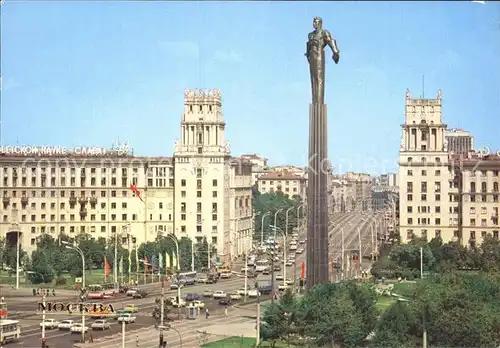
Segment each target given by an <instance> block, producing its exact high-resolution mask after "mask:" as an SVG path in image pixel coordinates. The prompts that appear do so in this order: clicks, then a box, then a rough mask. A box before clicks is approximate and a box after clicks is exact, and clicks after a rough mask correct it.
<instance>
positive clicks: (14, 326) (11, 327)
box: [0, 319, 21, 345]
mask: <svg viewBox="0 0 500 348" xmlns="http://www.w3.org/2000/svg"><path fill="white" fill-rule="evenodd" d="M20 337H21V326H20V325H19V320H10V319H2V320H0V343H1V344H2V345H4V344H5V343H7V342H12V341H17V340H19V338H20Z"/></svg>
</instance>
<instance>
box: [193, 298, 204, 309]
mask: <svg viewBox="0 0 500 348" xmlns="http://www.w3.org/2000/svg"><path fill="white" fill-rule="evenodd" d="M191 306H193V307H195V308H205V303H203V302H201V301H198V300H196V301H193V302H191Z"/></svg>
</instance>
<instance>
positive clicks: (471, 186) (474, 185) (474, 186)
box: [470, 182, 476, 193]
mask: <svg viewBox="0 0 500 348" xmlns="http://www.w3.org/2000/svg"><path fill="white" fill-rule="evenodd" d="M470 192H471V193H472V192H476V183H475V182H471V183H470Z"/></svg>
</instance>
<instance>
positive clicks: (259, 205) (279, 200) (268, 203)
mask: <svg viewBox="0 0 500 348" xmlns="http://www.w3.org/2000/svg"><path fill="white" fill-rule="evenodd" d="M252 202H253V209H254V211H256V212H260V215H256V216H255V231H256V233H257V234H258V237H260V231H261V225H262V214H265V213H266V212H270V213H271V215H270V216H268V217H266V218H265V219H264V233H265V235H266V237H267V236H269V235H270V234H271V231H272V228H271V227H269V225H274V214H275V213H276V211H277V210H279V209H283V210H282V212H281V213H279V214H278V215H277V219H276V225H277V226H278V227H279V228H280V229H281V230H282V231H286V217H285V211H286V210H287V209H289V208H291V207H297V206H298V205H299V204H300V202H301V201H300V200H299V201H297V200H294V199H290V198H289V197H288V195H285V194H283V193H282V192H281V191H278V192H276V193H265V194H260V193H256V194H255V196H254V197H253V200H252ZM296 226H297V209H291V210H290V212H289V214H288V231H289V232H291V231H292V229H293V228H294V227H296ZM256 237H257V236H256Z"/></svg>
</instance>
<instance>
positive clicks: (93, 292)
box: [87, 284, 104, 300]
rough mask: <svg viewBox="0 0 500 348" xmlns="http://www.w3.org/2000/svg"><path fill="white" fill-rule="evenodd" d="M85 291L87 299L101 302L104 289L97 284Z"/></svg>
mask: <svg viewBox="0 0 500 348" xmlns="http://www.w3.org/2000/svg"><path fill="white" fill-rule="evenodd" d="M87 291H88V293H87V298H88V299H89V300H102V299H103V298H104V288H103V287H102V286H101V285H99V284H92V285H89V286H88V287H87Z"/></svg>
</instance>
